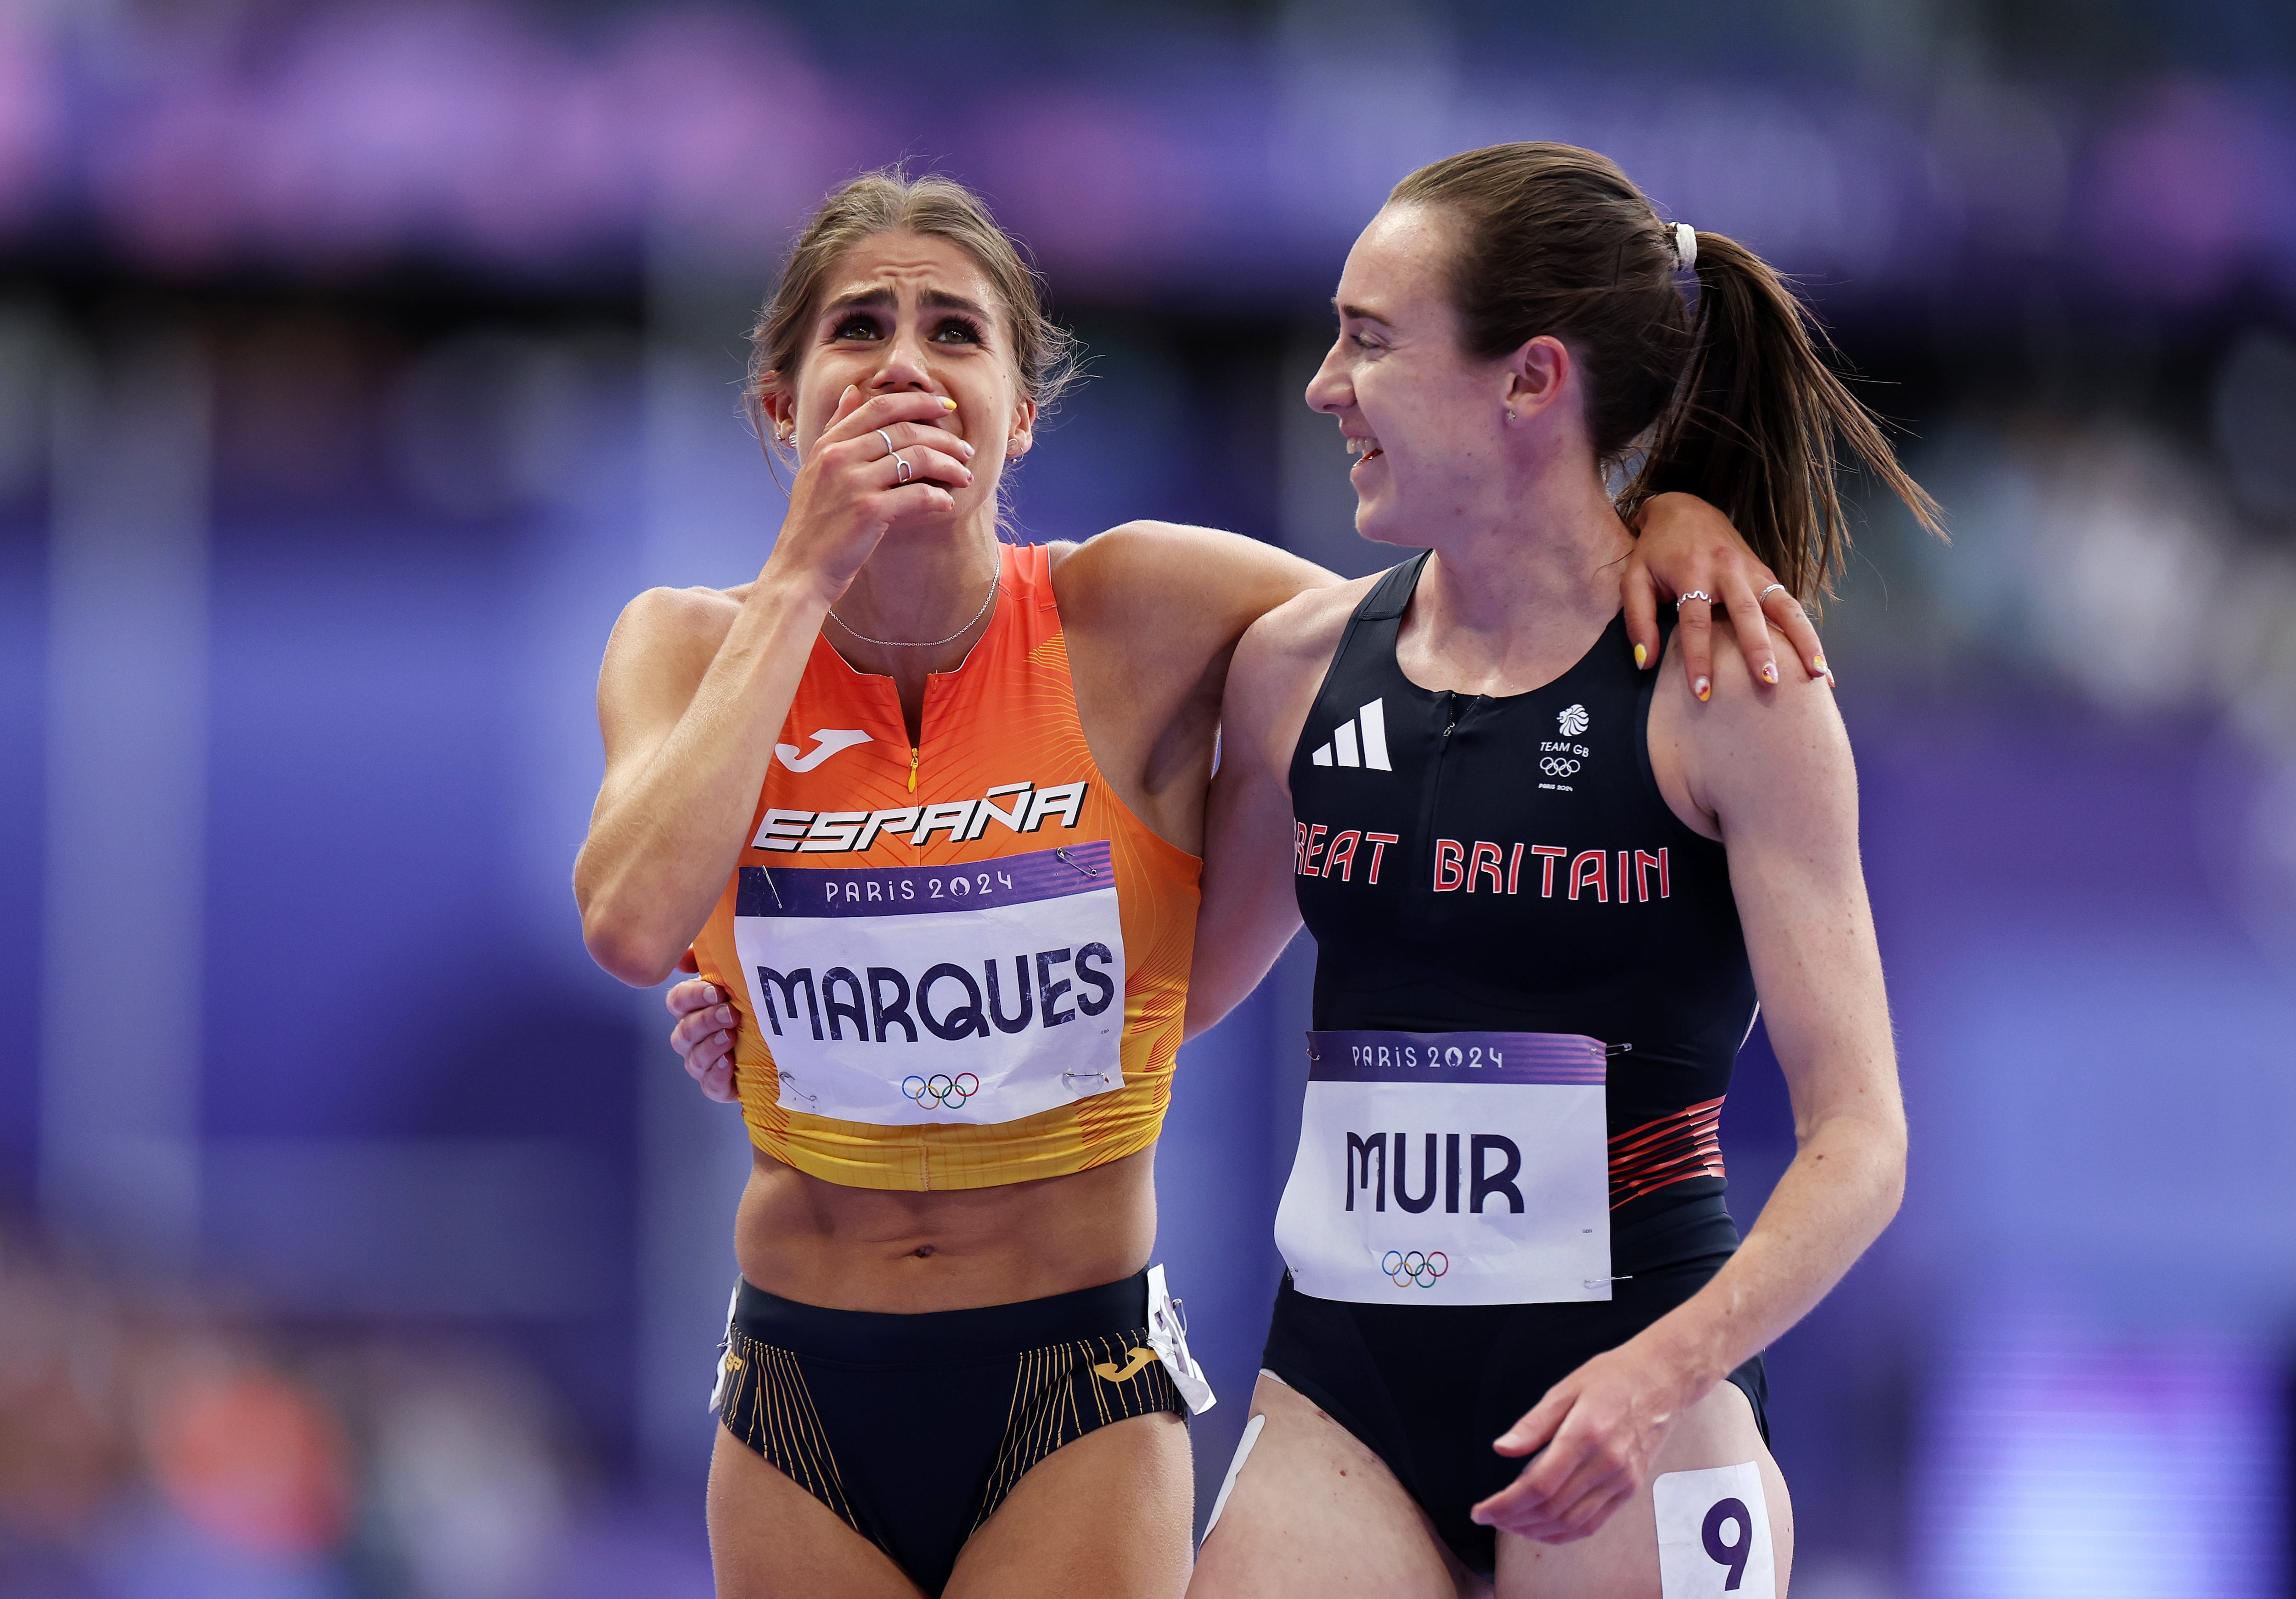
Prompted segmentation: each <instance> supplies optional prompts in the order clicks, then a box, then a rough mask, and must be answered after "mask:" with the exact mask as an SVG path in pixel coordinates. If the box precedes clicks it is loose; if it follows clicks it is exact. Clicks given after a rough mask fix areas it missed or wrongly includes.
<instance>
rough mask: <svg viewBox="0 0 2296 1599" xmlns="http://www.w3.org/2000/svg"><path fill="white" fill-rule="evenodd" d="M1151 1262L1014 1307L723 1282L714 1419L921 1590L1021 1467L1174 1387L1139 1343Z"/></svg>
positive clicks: (1140, 1411) (1144, 1410)
mask: <svg viewBox="0 0 2296 1599" xmlns="http://www.w3.org/2000/svg"><path fill="white" fill-rule="evenodd" d="M1147 1321H1148V1275H1147V1274H1146V1273H1145V1272H1143V1273H1141V1274H1140V1275H1137V1276H1132V1277H1127V1278H1125V1279H1124V1280H1123V1281H1121V1282H1117V1283H1103V1285H1101V1286H1100V1287H1098V1288H1087V1289H1081V1290H1079V1291H1078V1292H1075V1293H1063V1294H1055V1295H1054V1296H1053V1297H1052V1298H1050V1299H1043V1300H1024V1301H1022V1302H1021V1303H1020V1304H1017V1305H988V1306H984V1307H982V1308H979V1309H975V1310H939V1311H931V1312H928V1313H926V1314H923V1315H919V1316H895V1315H887V1314H883V1313H881V1312H876V1311H867V1310H824V1309H822V1308H819V1307H817V1306H813V1305H800V1304H799V1303H797V1302H796V1301H795V1300H784V1299H781V1298H779V1297H777V1296H776V1295H774V1294H770V1293H767V1292H764V1291H763V1290H762V1289H758V1288H756V1287H753V1286H752V1285H751V1284H750V1283H747V1282H744V1283H742V1284H741V1286H740V1287H739V1288H737V1289H736V1290H735V1291H734V1308H733V1315H732V1317H731V1319H730V1321H729V1322H728V1324H727V1326H726V1346H725V1353H724V1356H723V1357H722V1359H721V1360H720V1362H719V1365H718V1375H717V1392H716V1396H715V1404H716V1407H717V1417H718V1420H719V1421H721V1422H722V1423H725V1426H726V1431H729V1432H731V1433H732V1434H733V1435H734V1437H735V1438H737V1439H740V1440H741V1441H742V1443H744V1444H747V1445H748V1446H749V1447H750V1448H752V1449H754V1450H756V1451H757V1452H758V1454H759V1455H760V1456H763V1457H764V1458H765V1460H766V1461H767V1464H770V1465H772V1466H774V1467H775V1468H776V1469H778V1470H779V1471H780V1472H782V1473H783V1475H784V1476H786V1477H788V1478H789V1479H790V1480H791V1481H793V1482H795V1483H796V1484H797V1485H798V1486H799V1487H800V1488H804V1489H805V1490H806V1491H807V1492H808V1493H810V1494H811V1495H812V1496H813V1497H815V1498H816V1499H818V1500H820V1501H821V1502H822V1503H823V1504H824V1505H827V1506H829V1508H830V1509H831V1510H832V1511H834V1512H836V1513H837V1514H838V1515H839V1516H840V1518H841V1519H842V1520H843V1521H845V1523H846V1525H847V1526H849V1527H850V1528H852V1529H854V1530H855V1531H856V1532H858V1533H859V1534H860V1535H861V1536H862V1537H864V1538H867V1539H869V1541H870V1542H872V1543H873V1544H875V1545H876V1546H878V1547H879V1548H881V1549H882V1550H883V1551H884V1552H885V1553H886V1554H889V1555H890V1556H892V1558H893V1560H894V1562H896V1563H897V1564H898V1565H899V1566H900V1568H901V1570H904V1571H906V1572H907V1573H908V1575H909V1577H910V1579H911V1580H913V1581H914V1582H915V1583H916V1585H917V1586H918V1587H921V1588H922V1589H924V1591H925V1592H926V1593H928V1594H938V1593H939V1592H940V1591H941V1589H942V1587H944V1586H946V1585H947V1581H948V1576H949V1572H950V1570H951V1569H952V1568H954V1567H955V1564H956V1556H957V1552H958V1551H959V1550H960V1549H962V1548H964V1540H965V1539H967V1538H971V1537H972V1535H973V1533H975V1532H976V1531H978V1530H979V1529H980V1526H981V1524H982V1523H983V1522H985V1521H988V1518H989V1517H990V1516H991V1515H992V1514H994V1513H996V1507H997V1506H998V1505H1002V1504H1003V1503H1004V1502H1005V1495H1007V1494H1009V1493H1011V1492H1012V1491H1013V1487H1014V1486H1015V1485H1016V1484H1017V1483H1019V1481H1020V1480H1021V1476H1022V1475H1023V1474H1024V1473H1026V1472H1028V1470H1029V1468H1030V1467H1031V1466H1033V1465H1035V1464H1037V1463H1038V1462H1039V1461H1041V1460H1043V1459H1044V1458H1045V1457H1046V1456H1049V1455H1050V1454H1052V1452H1053V1451H1054V1450H1055V1449H1057V1448H1059V1447H1061V1446H1062V1445H1063V1444H1069V1443H1073V1442H1075V1441H1076V1440H1077V1439H1079V1438H1082V1437H1083V1436H1084V1435H1085V1434H1086V1433H1087V1432H1091V1431H1095V1430H1097V1429H1099V1428H1102V1427H1105V1426H1107V1425H1108V1424H1109V1423H1111V1422H1120V1421H1123V1420H1125V1419H1127V1418H1128V1417H1130V1416H1136V1415H1151V1414H1153V1413H1155V1412H1157V1411H1165V1410H1169V1411H1171V1412H1172V1413H1174V1414H1175V1415H1180V1416H1182V1417H1185V1415H1187V1413H1188V1411H1187V1405H1186V1403H1185V1401H1184V1400H1183V1399H1182V1398H1181V1397H1180V1392H1179V1390H1178V1389H1177V1387H1176V1386H1175V1385H1174V1383H1173V1382H1172V1379H1171V1376H1170V1374H1169V1373H1168V1372H1167V1371H1166V1370H1165V1367H1164V1363H1163V1362H1162V1361H1161V1360H1160V1359H1158V1358H1157V1357H1156V1354H1155V1351H1154V1350H1153V1349H1150V1348H1149V1345H1148V1327H1147Z"/></svg>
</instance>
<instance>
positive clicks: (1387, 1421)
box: [1260, 1254, 1769, 1578]
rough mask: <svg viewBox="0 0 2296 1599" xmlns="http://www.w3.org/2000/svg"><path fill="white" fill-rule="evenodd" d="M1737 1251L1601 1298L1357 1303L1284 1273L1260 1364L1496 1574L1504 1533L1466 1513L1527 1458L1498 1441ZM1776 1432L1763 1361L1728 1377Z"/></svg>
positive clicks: (1475, 1563)
mask: <svg viewBox="0 0 2296 1599" xmlns="http://www.w3.org/2000/svg"><path fill="white" fill-rule="evenodd" d="M1726 1259H1729V1256H1728V1255H1727V1254H1720V1255H1711V1256H1707V1257H1705V1258H1703V1259H1694V1260H1685V1261H1682V1262H1680V1263H1678V1264H1676V1265H1673V1266H1669V1267H1661V1268H1660V1269H1658V1270H1656V1271H1642V1272H1638V1273H1636V1275H1634V1276H1633V1277H1631V1278H1629V1279H1628V1280H1626V1281H1623V1282H1620V1283H1614V1284H1613V1285H1612V1288H1611V1299H1610V1300H1609V1301H1608V1302H1607V1303H1599V1304H1586V1303H1576V1304H1554V1305H1410V1304H1395V1305H1359V1304H1356V1303H1354V1302H1352V1301H1349V1300H1318V1299H1311V1298H1310V1297H1308V1295H1306V1294H1304V1293H1300V1292H1297V1291H1296V1290H1295V1289H1293V1288H1292V1278H1291V1275H1290V1274H1289V1273H1286V1274H1285V1275H1284V1278H1283V1284H1282V1286H1281V1287H1279V1288H1278V1289H1277V1290H1276V1292H1275V1319H1274V1321H1273V1323H1272V1324H1270V1325H1269V1328H1268V1332H1267V1352H1266V1353H1265V1355H1263V1356H1262V1357H1261V1362H1260V1363H1261V1365H1263V1366H1265V1367H1266V1369H1267V1371H1268V1372H1270V1373H1271V1374H1274V1375H1275V1376H1277V1377H1280V1378H1281V1379H1283V1382H1285V1383H1286V1384H1287V1385H1288V1386H1290V1387H1292V1388H1293V1389H1295V1390H1298V1391H1299V1392H1300V1394H1302V1395H1303V1396H1305V1397H1306V1398H1308V1399H1310V1400H1312V1401H1314V1403H1315V1404H1316V1405H1317V1406H1320V1407H1321V1408H1322V1409H1323V1410H1324V1412H1325V1413H1326V1414H1327V1415H1330V1416H1331V1418H1332V1419H1333V1421H1335V1422H1337V1423H1339V1424H1340V1425H1341V1426H1342V1427H1345V1428H1346V1429H1347V1430H1348V1431H1349V1432H1352V1433H1354V1434H1355V1435H1356V1437H1357V1438H1358V1439H1361V1440H1362V1441H1363V1443H1364V1445H1365V1447H1368V1448H1369V1449H1370V1450H1371V1451H1372V1452H1373V1453H1374V1454H1375V1455H1377V1456H1379V1457H1380V1458H1381V1459H1382V1460H1383V1461H1385V1462H1386V1463H1387V1465H1388V1468H1389V1469H1390V1471H1392V1472H1394V1473H1395V1475H1396V1477H1397V1479H1398V1480H1400V1481H1401V1482H1402V1484H1403V1486H1404V1488H1405V1489H1406V1491H1407V1492H1409V1494H1410V1495H1411V1497H1413V1498H1415V1499H1416V1500H1417V1501H1418V1502H1419V1505H1420V1507H1421V1508H1422V1509H1423V1510H1424V1511H1426V1513H1427V1514H1428V1515H1429V1517H1430V1518H1431V1519H1432V1520H1433V1521H1434V1523H1435V1529H1436V1531H1437V1532H1439V1533H1440V1534H1441V1535H1442V1538H1443V1541H1444V1542H1445V1543H1447V1544H1448V1545H1449V1546H1451V1549H1452V1552H1453V1553H1454V1554H1457V1555H1458V1557H1459V1558H1460V1560H1461V1561H1463V1562H1465V1563H1466V1565H1467V1567H1468V1569H1469V1570H1473V1571H1475V1572H1478V1573H1480V1575H1482V1576H1483V1577H1486V1578H1488V1577H1489V1576H1490V1575H1491V1574H1492V1570H1493V1568H1494V1565H1495V1564H1496V1562H1497V1554H1498V1535H1497V1533H1496V1532H1495V1531H1494V1530H1493V1529H1490V1528H1488V1527H1480V1526H1477V1525H1476V1524H1475V1523H1474V1522H1473V1521H1469V1520H1468V1519H1467V1512H1468V1510H1469V1509H1470V1508H1471V1507H1472V1505H1475V1503H1476V1502H1477V1501H1479V1500H1481V1499H1485V1498H1488V1497H1489V1496H1491V1495H1492V1494H1495V1493H1497V1492H1498V1490H1499V1489H1501V1488H1505V1486H1506V1485H1507V1484H1508V1483H1510V1482H1512V1481H1513V1480H1514V1479H1515V1478H1516V1477H1517V1476H1518V1475H1520V1474H1521V1471H1522V1469H1523V1466H1524V1464H1525V1462H1524V1461H1522V1460H1521V1459H1520V1458H1511V1457H1509V1456H1504V1455H1501V1454H1499V1453H1498V1452H1497V1451H1496V1450H1494V1449H1493V1448H1492V1447H1491V1440H1492V1439H1495V1438H1497V1437H1498V1435H1499V1434H1500V1433H1502V1432H1505V1431H1506V1430H1507V1429H1508V1428H1509V1427H1512V1426H1513V1425H1514V1423H1517V1422H1518V1421H1521V1419H1522V1416H1523V1413H1524V1412H1526V1411H1528V1410H1529V1409H1530V1407H1531V1406H1534V1405H1536V1404H1538V1401H1539V1400H1540V1399H1541V1398H1544V1397H1545V1395H1546V1390H1548V1389H1550V1388H1552V1387H1553V1386H1554V1384H1555V1383H1557V1382H1561V1381H1562V1379H1563V1378H1564V1377H1567V1376H1569V1375H1570V1374H1571V1373H1572V1372H1573V1371H1576V1370H1577V1369H1578V1368H1579V1366H1581V1365H1585V1364H1586V1363H1587V1361H1588V1360H1590V1359H1592V1358H1593V1357H1595V1356H1597V1355H1599V1354H1602V1353H1603V1351H1604V1350H1606V1349H1617V1348H1618V1347H1619V1346H1620V1344H1622V1343H1624V1342H1626V1341H1627V1340H1628V1339H1629V1338H1632V1337H1633V1336H1634V1335H1635V1334H1636V1333H1639V1332H1641V1331H1642V1330H1643V1329H1644V1327H1647V1326H1649V1325H1650V1324H1652V1322H1654V1321H1656V1320H1658V1319H1659V1317H1661V1316H1664V1315H1665V1314H1666V1313H1667V1312H1668V1311H1669V1310H1671V1309H1673V1308H1675V1307H1676V1306H1677V1305H1679V1304H1681V1303H1682V1302H1683V1301H1684V1300H1687V1299H1688V1298H1689V1297H1690V1296H1691V1295H1692V1294H1693V1293H1696V1292H1698V1291H1699V1289H1700V1288H1702V1287H1703V1286H1704V1285H1705V1283H1706V1282H1707V1280H1708V1279H1709V1278H1710V1277H1712V1276H1713V1275H1714V1274H1715V1273H1716V1272H1718V1271H1719V1270H1720V1269H1721V1268H1722V1262H1723V1261H1725V1260H1726ZM1729 1380H1730V1381H1731V1382H1734V1383H1736V1384H1737V1385H1738V1387H1739V1388H1741V1389H1742V1390H1744V1392H1745V1395H1746V1398H1748V1399H1750V1400H1751V1401H1752V1403H1753V1406H1754V1421H1755V1423H1756V1424H1757V1425H1759V1427H1760V1428H1761V1429H1762V1437H1763V1439H1764V1441H1765V1442H1767V1440H1768V1439H1769V1420H1768V1416H1767V1409H1766V1406H1767V1399H1768V1394H1769V1390H1768V1387H1767V1382H1766V1379H1765V1376H1764V1374H1763V1370H1762V1357H1760V1356H1759V1355H1757V1356H1755V1357H1753V1358H1752V1359H1751V1360H1749V1361H1748V1362H1746V1364H1745V1365H1742V1366H1740V1367H1739V1368H1738V1369H1737V1370H1736V1371H1734V1372H1732V1373H1731V1374H1730V1379H1729Z"/></svg>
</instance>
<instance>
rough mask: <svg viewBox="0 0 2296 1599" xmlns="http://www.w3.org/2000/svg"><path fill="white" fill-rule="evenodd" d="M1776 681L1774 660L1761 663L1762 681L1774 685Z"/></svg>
mask: <svg viewBox="0 0 2296 1599" xmlns="http://www.w3.org/2000/svg"><path fill="white" fill-rule="evenodd" d="M1777 680H1778V663H1777V662H1776V661H1775V660H1766V661H1764V662H1762V681H1763V682H1765V683H1775V682H1776V681H1777Z"/></svg>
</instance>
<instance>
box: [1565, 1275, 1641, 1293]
mask: <svg viewBox="0 0 2296 1599" xmlns="http://www.w3.org/2000/svg"><path fill="white" fill-rule="evenodd" d="M1634 1280H1635V1274H1634V1273H1632V1272H1628V1274H1627V1275H1625V1276H1623V1277H1581V1278H1579V1287H1581V1288H1585V1289H1589V1290H1592V1289H1596V1288H1600V1287H1601V1286H1603V1283H1631V1282H1633V1281H1634Z"/></svg>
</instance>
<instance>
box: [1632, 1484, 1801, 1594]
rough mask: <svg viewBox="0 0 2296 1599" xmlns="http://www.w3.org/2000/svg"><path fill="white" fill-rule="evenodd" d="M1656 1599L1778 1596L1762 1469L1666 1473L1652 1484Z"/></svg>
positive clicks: (1775, 1563)
mask: <svg viewBox="0 0 2296 1599" xmlns="http://www.w3.org/2000/svg"><path fill="white" fill-rule="evenodd" d="M1651 1498H1652V1501H1653V1506H1654V1508H1655V1509H1656V1511H1657V1513H1658V1570H1659V1579H1658V1580H1659V1592H1660V1593H1661V1595H1663V1599H1728V1596H1729V1595H1739V1599H1777V1592H1778V1575H1777V1557H1776V1554H1775V1552H1774V1551H1773V1550H1772V1548H1771V1546H1770V1512H1769V1506H1768V1505H1767V1504H1765V1503H1764V1502H1763V1498H1762V1468H1761V1467H1760V1466H1759V1465H1758V1464H1755V1463H1754V1462H1752V1461H1751V1460H1750V1461H1747V1462H1745V1463H1744V1464H1742V1465H1728V1466H1714V1467H1711V1468H1710V1469H1709V1470H1706V1471H1702V1472H1666V1473H1664V1474H1663V1475H1662V1476H1661V1477H1659V1478H1658V1479H1657V1480H1654V1481H1653V1482H1652V1484H1651Z"/></svg>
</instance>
